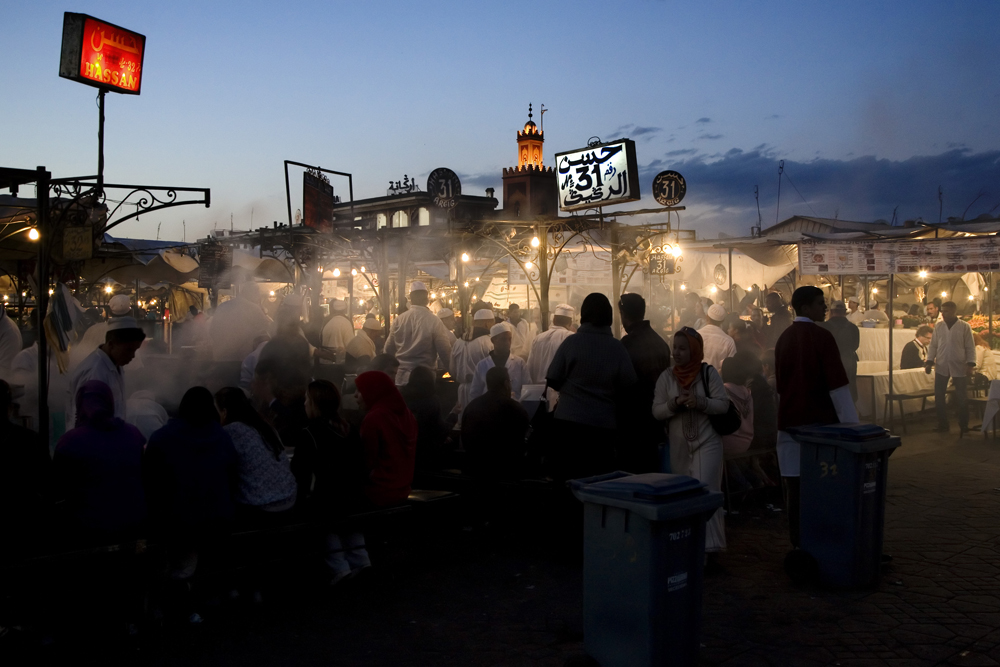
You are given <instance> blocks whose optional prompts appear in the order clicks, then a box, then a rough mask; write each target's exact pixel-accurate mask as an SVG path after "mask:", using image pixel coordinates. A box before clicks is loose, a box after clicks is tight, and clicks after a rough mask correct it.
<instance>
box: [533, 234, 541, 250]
mask: <svg viewBox="0 0 1000 667" xmlns="http://www.w3.org/2000/svg"><path fill="white" fill-rule="evenodd" d="M540 243H541V241H539V240H538V237H537V236H532V237H531V247H532V248H537V247H538V246H539V244H540Z"/></svg>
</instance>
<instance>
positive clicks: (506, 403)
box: [462, 366, 529, 479]
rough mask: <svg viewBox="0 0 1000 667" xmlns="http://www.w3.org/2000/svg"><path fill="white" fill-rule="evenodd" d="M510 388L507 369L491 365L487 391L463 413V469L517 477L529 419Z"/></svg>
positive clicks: (481, 474) (480, 474)
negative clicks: (464, 464)
mask: <svg viewBox="0 0 1000 667" xmlns="http://www.w3.org/2000/svg"><path fill="white" fill-rule="evenodd" d="M510 391H511V389H510V375H509V373H508V372H507V369H506V368H504V367H502V366H494V367H493V368H491V369H489V370H488V371H487V372H486V393H485V394H483V395H482V396H480V397H479V398H476V399H473V400H472V402H471V403H469V405H468V407H466V408H465V412H464V413H462V447H463V448H464V449H465V452H466V459H467V461H468V465H467V466H466V471H465V472H467V473H468V474H470V475H472V476H474V477H489V478H492V479H516V478H517V477H518V475H519V474H520V472H521V467H522V465H523V463H524V456H525V442H524V436H525V434H526V433H527V432H528V424H529V419H528V413H527V412H525V410H524V408H523V407H521V404H520V403H518V402H517V401H515V400H514V399H512V398H511V397H510Z"/></svg>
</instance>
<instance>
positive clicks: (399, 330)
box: [384, 280, 451, 385]
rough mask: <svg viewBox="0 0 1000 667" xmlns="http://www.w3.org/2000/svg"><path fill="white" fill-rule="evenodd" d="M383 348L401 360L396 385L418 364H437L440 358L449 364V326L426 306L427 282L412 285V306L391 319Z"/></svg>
mask: <svg viewBox="0 0 1000 667" xmlns="http://www.w3.org/2000/svg"><path fill="white" fill-rule="evenodd" d="M384 351H385V353H386V354H392V355H394V356H395V357H396V360H397V361H399V370H397V371H396V384H397V385H404V384H406V383H407V381H408V380H409V379H410V371H412V370H413V369H414V368H416V367H417V366H427V367H428V368H436V367H437V365H438V360H440V362H441V364H447V363H449V361H450V359H451V340H450V339H449V338H448V330H447V329H446V328H445V326H444V324H442V323H441V320H439V319H438V317H437V315H435V314H434V313H432V312H431V311H430V309H429V308H428V307H427V286H426V285H424V284H423V283H422V282H420V281H419V280H414V281H413V283H412V284H411V285H410V307H409V309H408V310H407V311H406V312H405V313H403V314H402V315H400V316H398V317H397V318H396V319H395V321H394V322H393V323H392V327H391V328H390V329H389V336H388V337H387V338H386V341H385V350H384ZM445 370H448V369H447V368H445Z"/></svg>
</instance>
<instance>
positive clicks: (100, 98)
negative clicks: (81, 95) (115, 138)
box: [96, 88, 108, 199]
mask: <svg viewBox="0 0 1000 667" xmlns="http://www.w3.org/2000/svg"><path fill="white" fill-rule="evenodd" d="M107 92H108V91H107V90H105V89H104V88H101V89H100V90H99V91H98V92H97V108H98V112H97V187H96V190H97V192H96V194H97V199H100V198H101V196H102V195H103V194H104V95H105V93H107Z"/></svg>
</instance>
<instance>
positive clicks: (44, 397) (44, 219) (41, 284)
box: [35, 91, 103, 447]
mask: <svg viewBox="0 0 1000 667" xmlns="http://www.w3.org/2000/svg"><path fill="white" fill-rule="evenodd" d="M102 92H103V91H102ZM101 99H102V100H103V96H102V98H101ZM102 108H103V107H102ZM101 116H102V118H103V113H102V114H101ZM102 125H103V124H102ZM37 172H38V180H37V181H36V183H37V194H36V197H37V198H38V214H37V215H38V220H37V224H38V231H39V232H40V233H41V238H40V239H39V240H38V293H37V294H35V313H36V317H35V323H36V325H37V327H38V436H39V439H40V440H41V441H42V442H43V443H44V444H45V446H46V447H48V446H49V345H48V340H46V338H45V313H46V311H47V310H48V307H49V248H50V247H51V245H50V243H51V240H52V239H51V234H52V230H51V228H50V226H49V177H50V175H49V172H47V171H46V170H45V167H38V169H37ZM74 399H75V397H74ZM67 426H69V427H70V428H72V424H67Z"/></svg>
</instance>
